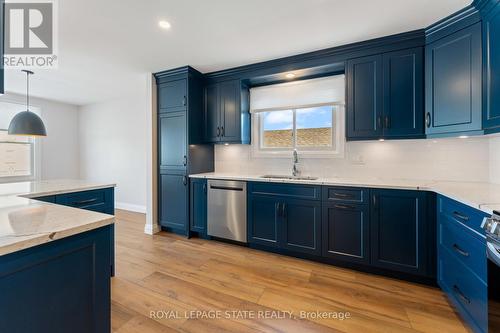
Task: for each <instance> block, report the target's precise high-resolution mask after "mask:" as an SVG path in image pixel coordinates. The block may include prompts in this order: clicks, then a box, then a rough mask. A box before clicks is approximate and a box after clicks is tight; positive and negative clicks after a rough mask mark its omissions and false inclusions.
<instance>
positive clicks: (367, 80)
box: [346, 47, 425, 140]
mask: <svg viewBox="0 0 500 333" xmlns="http://www.w3.org/2000/svg"><path fill="white" fill-rule="evenodd" d="M346 76H347V124H346V126H347V139H348V140H370V139H381V138H386V139H404V138H422V137H424V135H425V131H424V86H423V80H424V79H423V77H424V64H423V48H422V47H418V48H412V49H405V50H399V51H393V52H388V53H384V54H378V55H373V56H368V57H362V58H357V59H352V60H349V61H348V62H347V68H346Z"/></svg>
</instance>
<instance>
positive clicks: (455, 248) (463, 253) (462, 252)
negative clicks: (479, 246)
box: [453, 244, 469, 257]
mask: <svg viewBox="0 0 500 333" xmlns="http://www.w3.org/2000/svg"><path fill="white" fill-rule="evenodd" d="M453 250H455V252H458V253H460V254H461V255H463V256H464V257H468V256H469V252H465V251H464V250H462V249H461V248H460V246H458V245H457V244H453Z"/></svg>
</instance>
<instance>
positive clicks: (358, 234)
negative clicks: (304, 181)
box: [248, 183, 436, 279]
mask: <svg viewBox="0 0 500 333" xmlns="http://www.w3.org/2000/svg"><path fill="white" fill-rule="evenodd" d="M306 186H307V185H304V186H302V187H303V188H301V186H299V185H296V184H293V185H291V184H290V185H288V184H283V183H280V184H263V183H250V184H249V186H248V188H249V192H248V243H249V244H250V245H253V244H255V245H262V246H265V247H267V248H270V249H271V248H272V249H275V250H277V251H279V250H283V251H284V252H286V253H287V254H292V255H293V254H294V253H296V254H297V255H300V254H308V255H310V256H314V257H316V258H317V259H318V260H321V261H325V262H331V263H339V262H346V263H349V264H357V265H359V267H364V268H365V269H371V271H374V272H388V273H389V272H391V273H392V274H391V275H393V276H396V277H398V276H399V275H398V273H401V274H400V275H401V277H409V276H413V277H415V278H420V277H421V278H424V279H427V278H434V276H435V269H434V267H433V266H434V265H435V263H434V262H435V253H436V251H435V246H436V241H435V230H434V229H435V228H434V225H435V218H433V216H432V215H431V214H429V209H430V208H429V205H430V194H429V193H427V192H424V191H417V190H415V191H411V190H389V189H387V190H386V189H366V188H355V187H352V188H346V187H328V186H324V187H323V188H322V189H323V191H320V190H321V188H320V187H318V188H317V189H315V192H318V193H321V195H319V196H316V195H314V196H310V199H300V198H299V196H303V193H304V191H303V190H306ZM263 187H265V191H264V190H263ZM368 198H371V200H368ZM329 259H332V260H331V261H329Z"/></svg>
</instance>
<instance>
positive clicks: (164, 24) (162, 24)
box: [158, 20, 172, 30]
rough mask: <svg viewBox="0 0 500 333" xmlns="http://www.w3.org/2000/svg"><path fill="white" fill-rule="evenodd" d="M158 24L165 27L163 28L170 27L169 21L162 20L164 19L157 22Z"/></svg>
mask: <svg viewBox="0 0 500 333" xmlns="http://www.w3.org/2000/svg"><path fill="white" fill-rule="evenodd" d="M158 25H159V26H160V28H162V29H165V30H168V29H170V28H171V27H172V26H171V25H170V22H168V21H164V20H162V21H160V22H158Z"/></svg>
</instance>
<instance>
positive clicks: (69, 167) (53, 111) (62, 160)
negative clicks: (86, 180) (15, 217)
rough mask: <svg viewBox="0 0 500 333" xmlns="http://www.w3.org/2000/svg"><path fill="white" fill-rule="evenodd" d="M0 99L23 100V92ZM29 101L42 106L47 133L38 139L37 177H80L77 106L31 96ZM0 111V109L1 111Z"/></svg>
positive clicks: (21, 101) (19, 101)
mask: <svg viewBox="0 0 500 333" xmlns="http://www.w3.org/2000/svg"><path fill="white" fill-rule="evenodd" d="M0 100H5V101H9V102H14V103H21V104H24V103H26V97H25V96H23V95H18V94H12V93H6V94H5V95H3V96H0ZM30 104H31V105H33V106H36V107H39V108H40V109H41V117H42V119H43V122H44V124H45V127H46V129H47V133H48V136H47V137H44V138H39V139H37V140H38V141H39V142H40V145H39V147H40V150H41V151H40V154H41V159H40V175H39V179H63V178H65V179H75V178H79V175H80V170H79V166H80V163H79V152H78V150H79V145H78V107H77V106H75V105H71V104H65V103H59V102H55V101H50V100H46V99H42V98H35V97H32V98H30ZM0 111H1V110H0Z"/></svg>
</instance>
